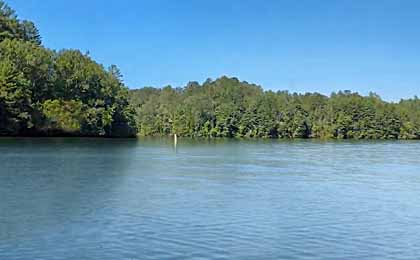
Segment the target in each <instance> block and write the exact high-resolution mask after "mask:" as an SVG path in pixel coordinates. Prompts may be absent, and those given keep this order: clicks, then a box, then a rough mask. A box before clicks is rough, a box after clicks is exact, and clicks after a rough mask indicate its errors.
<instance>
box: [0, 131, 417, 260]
mask: <svg viewBox="0 0 420 260" xmlns="http://www.w3.org/2000/svg"><path fill="white" fill-rule="evenodd" d="M419 150H420V143H417V142H321V141H272V140H260V141H255V140H253V141H250V140H248V141H246V140H242V141H238V140H187V139H179V140H178V145H177V148H176V149H175V148H174V145H173V139H171V138H161V139H156V138H144V139H139V140H120V139H107V140H104V139H30V138H27V139H25V138H23V139H11V138H8V139H0V167H1V168H0V198H1V201H0V259H7V260H9V259H10V260H14V259H45V260H50V259H104V260H107V259H110V260H111V259H418V252H419V249H420V245H419V243H418V234H419V233H420V203H418V198H419V197H420V189H419V187H420V156H419V154H418V151H419Z"/></svg>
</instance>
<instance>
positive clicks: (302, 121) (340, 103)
mask: <svg viewBox="0 0 420 260" xmlns="http://www.w3.org/2000/svg"><path fill="white" fill-rule="evenodd" d="M130 99H131V103H132V104H133V105H134V106H135V108H136V112H137V124H138V130H139V134H140V135H171V134H177V135H179V136H188V137H251V138H334V139H419V138H420V100H419V99H418V98H417V97H415V98H414V99H410V100H402V101H400V102H399V103H388V102H385V101H383V100H381V98H380V97H379V96H378V95H376V94H374V93H372V94H370V95H369V96H361V95H359V94H357V93H352V92H350V91H344V92H338V93H333V94H331V95H330V96H329V97H328V96H325V95H321V94H318V93H306V94H296V93H293V94H291V93H288V92H287V91H278V92H273V91H264V90H263V89H262V88H261V87H260V86H257V85H254V84H249V83H247V82H241V81H239V80H238V79H236V78H228V77H221V78H219V79H217V80H214V81H213V80H210V79H209V80H207V81H206V82H204V83H203V84H199V83H197V82H191V83H189V84H188V85H187V86H186V87H184V88H172V87H170V86H168V87H164V88H151V87H148V88H142V89H137V90H132V91H131V94H130Z"/></svg>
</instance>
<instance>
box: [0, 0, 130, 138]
mask: <svg viewBox="0 0 420 260" xmlns="http://www.w3.org/2000/svg"><path fill="white" fill-rule="evenodd" d="M117 72H119V70H118V68H117V67H116V66H114V65H113V66H111V67H110V68H109V69H105V68H104V67H103V66H102V65H100V64H98V63H96V62H95V61H94V60H92V59H91V58H90V57H89V55H87V54H83V53H81V52H80V51H78V50H61V51H58V52H57V51H53V50H49V49H47V48H44V47H43V46H42V42H41V37H40V35H39V32H38V29H37V28H36V27H35V25H34V24H33V23H32V22H30V21H25V20H23V21H21V20H19V19H18V18H17V16H16V14H15V12H14V10H12V9H11V8H10V7H9V6H8V5H7V4H5V3H4V2H3V1H1V0H0V135H82V136H110V137H111V136H135V135H136V123H135V117H134V110H133V109H132V108H131V106H130V105H129V103H128V89H127V88H126V87H125V86H124V85H123V83H122V81H121V78H120V77H121V75H120V74H119V73H117Z"/></svg>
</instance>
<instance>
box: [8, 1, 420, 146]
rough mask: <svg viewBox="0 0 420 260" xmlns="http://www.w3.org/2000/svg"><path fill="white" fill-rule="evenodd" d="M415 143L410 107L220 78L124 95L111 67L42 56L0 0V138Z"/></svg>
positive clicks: (50, 53) (74, 55) (417, 132)
mask: <svg viewBox="0 0 420 260" xmlns="http://www.w3.org/2000/svg"><path fill="white" fill-rule="evenodd" d="M137 134H139V135H144V136H152V135H173V134H177V135H179V136H186V137H205V138H210V137H249V138H335V139H419V138H420V101H419V99H418V98H417V97H414V98H413V99H408V100H401V101H400V102H399V103H391V102H385V101H383V100H382V99H381V98H380V97H379V96H378V95H376V94H373V93H372V94H370V95H369V96H361V95H359V94H358V93H353V92H350V91H344V92H338V93H333V94H331V95H330V96H325V95H321V94H319V93H306V94H297V93H289V92H287V91H277V92H273V91H264V90H263V89H262V88H261V87H260V86H258V85H255V84H250V83H248V82H244V81H239V80H238V79H236V78H228V77H221V78H219V79H216V80H210V79H208V80H207V81H205V82H204V83H202V84H199V83H197V82H190V83H188V85H187V86H185V87H182V88H173V87H170V86H167V87H164V88H153V87H146V88H142V89H137V90H131V91H129V90H128V88H127V87H125V86H124V84H123V82H122V77H121V73H120V71H119V69H118V68H117V67H116V66H115V65H112V66H110V67H109V68H107V69H105V68H104V67H103V66H102V65H101V64H98V63H97V62H95V61H94V60H93V59H92V58H90V56H89V55H88V54H85V53H82V52H80V51H78V50H60V51H55V50H50V49H47V48H45V47H44V46H43V45H42V39H41V37H40V35H39V31H38V29H37V28H36V26H35V25H34V24H33V23H32V22H30V21H26V20H20V19H18V17H17V15H16V14H15V11H14V10H13V9H11V8H10V7H9V6H8V5H7V4H6V3H5V2H3V1H2V0H0V136H2V135H12V136H19V135H28V136H57V135H74V136H105V137H134V136H136V135H137Z"/></svg>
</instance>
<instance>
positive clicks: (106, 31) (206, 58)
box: [6, 0, 420, 100]
mask: <svg viewBox="0 0 420 260" xmlns="http://www.w3.org/2000/svg"><path fill="white" fill-rule="evenodd" d="M6 2H7V3H8V4H9V5H10V6H11V7H12V8H14V9H15V10H16V11H17V13H18V15H19V17H20V18H25V19H29V20H32V21H34V22H35V23H36V24H37V26H38V28H39V29H40V32H41V34H42V36H43V42H44V45H45V46H46V47H49V48H54V49H62V48H77V49H81V50H83V51H89V52H90V54H91V56H92V57H93V58H95V59H96V60H97V61H99V62H100V63H103V64H104V65H106V66H108V65H110V64H116V65H118V66H119V67H120V69H121V71H122V73H123V75H124V81H125V83H126V84H127V85H128V86H129V87H131V88H135V87H142V86H163V85H168V84H170V85H172V86H183V85H185V84H186V83H187V82H188V81H193V80H194V81H199V82H203V81H204V80H205V79H207V78H213V79H214V78H217V77H219V76H221V75H228V76H236V77H238V78H239V79H241V80H246V81H248V82H253V83H257V84H260V85H262V86H263V87H264V88H265V89H273V90H285V89H287V90H289V91H292V92H294V91H297V92H306V91H311V92H313V91H317V92H321V93H324V94H329V93H331V92H332V91H335V90H340V89H341V90H345V89H349V90H353V91H358V92H360V93H362V94H367V93H368V92H369V91H374V92H376V93H378V94H380V95H381V96H382V97H383V98H384V99H386V100H398V99H399V98H405V97H412V96H414V95H420V1H418V0H335V1H333V0H287V1H286V0H148V1H145V0H120V1H107V0H6Z"/></svg>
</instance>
